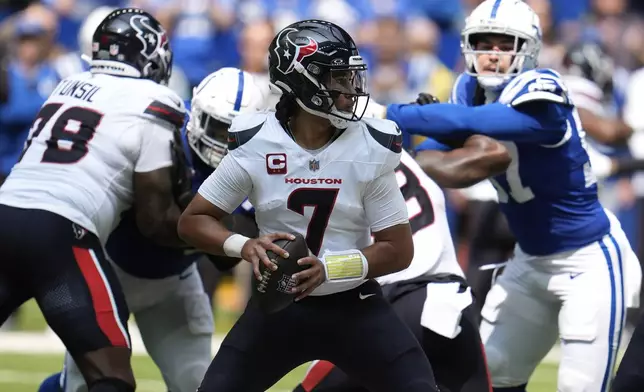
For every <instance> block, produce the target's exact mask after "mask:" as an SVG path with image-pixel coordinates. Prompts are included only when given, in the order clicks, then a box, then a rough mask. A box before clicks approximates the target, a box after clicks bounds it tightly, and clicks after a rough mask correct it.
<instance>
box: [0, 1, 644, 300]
mask: <svg viewBox="0 0 644 392" xmlns="http://www.w3.org/2000/svg"><path fill="white" fill-rule="evenodd" d="M527 2H528V3H529V4H530V5H531V7H532V8H533V9H534V10H535V11H536V12H537V13H538V14H539V16H540V18H541V24H542V29H543V42H544V47H543V48H542V50H541V58H540V65H541V66H544V67H552V68H555V69H560V68H561V66H562V61H563V58H564V55H565V53H566V51H567V49H568V48H570V46H571V45H574V44H576V43H579V42H594V43H597V44H601V45H603V46H604V48H605V53H606V54H607V55H608V56H610V59H611V60H612V61H608V62H606V64H607V65H606V67H609V68H608V72H609V75H612V83H609V85H610V90H611V91H610V92H609V94H608V95H607V96H608V97H609V102H603V103H602V104H603V107H602V110H604V111H605V114H606V115H608V116H612V117H615V118H622V119H623V120H624V121H625V122H626V123H627V124H628V125H630V127H632V129H633V130H634V132H633V134H632V136H631V135H626V137H621V138H617V139H615V138H613V139H612V140H611V143H610V144H607V143H604V144H602V141H601V140H596V141H595V142H597V144H598V147H599V148H600V150H601V151H602V152H603V153H605V154H607V155H609V156H626V155H633V156H635V157H638V158H644V140H641V139H644V136H642V135H644V110H639V108H640V107H642V108H644V39H643V37H644V2H641V1H637V0H631V1H629V0H566V1H559V0H527ZM478 3H479V1H478V0H460V2H459V1H446V0H133V1H120V0H45V1H25V0H22V1H20V0H15V1H9V2H2V3H1V4H3V5H0V183H1V182H2V179H3V178H4V177H5V176H6V175H8V173H9V171H10V170H11V168H12V166H13V165H14V164H15V162H16V161H17V159H18V156H19V154H20V152H21V150H22V147H23V143H24V141H25V139H26V137H27V134H28V132H29V127H30V126H31V124H32V122H33V119H34V117H35V115H36V113H37V112H38V110H39V108H40V106H41V105H42V104H43V102H44V101H45V99H46V98H47V97H48V95H49V93H50V92H51V91H52V90H53V89H54V87H55V86H56V84H57V83H58V81H59V80H61V79H62V78H64V77H66V76H68V75H70V74H72V73H75V72H79V71H81V70H83V69H84V68H85V67H86V64H85V63H84V61H83V60H82V54H83V53H86V54H90V53H91V35H92V33H93V29H94V27H95V26H96V25H97V24H98V23H99V21H100V20H101V19H102V18H103V17H104V16H105V15H106V14H107V13H108V12H109V11H110V10H111V9H112V7H122V6H134V7H139V8H144V9H146V10H148V11H150V12H151V13H152V14H154V15H155V16H156V17H157V18H158V19H159V21H161V22H162V24H164V26H165V27H166V29H167V30H168V31H170V34H171V39H172V48H173V51H174V56H175V57H174V65H175V68H174V71H173V79H172V81H171V87H172V88H173V89H175V90H176V91H177V93H179V94H180V95H181V96H182V97H183V98H185V99H190V95H191V91H192V88H193V87H194V86H196V85H197V84H198V83H199V81H201V80H202V79H203V78H204V77H205V76H206V75H208V74H209V73H211V72H213V71H214V70H216V69H218V68H220V67H225V66H234V67H239V68H242V69H244V70H246V71H248V72H250V73H252V74H254V75H256V76H258V77H260V78H264V79H266V80H267V79H268V75H267V54H266V50H267V47H268V44H269V42H270V40H271V39H272V38H273V36H274V32H275V31H276V30H278V29H281V28H282V27H284V26H286V25H288V24H290V23H292V22H294V21H296V20H300V19H305V18H320V19H325V20H329V21H333V22H335V23H337V24H339V25H341V26H342V27H344V28H345V29H346V30H347V31H348V32H349V33H350V34H351V35H352V36H354V37H356V38H357V41H358V43H359V46H360V49H361V52H362V54H363V55H364V56H365V58H366V59H367V60H368V64H369V91H370V93H371V97H372V99H375V100H376V101H377V102H379V103H382V104H387V103H393V102H408V101H413V100H414V99H415V97H416V95H417V94H418V93H419V92H421V91H427V92H431V93H433V94H434V95H436V96H438V97H439V98H440V99H441V100H442V101H446V100H447V99H448V97H449V94H450V90H451V87H452V84H453V82H454V79H455V75H457V74H458V72H460V71H461V70H462V68H463V64H462V58H461V54H460V36H459V34H460V29H461V27H462V23H463V19H464V16H465V15H467V14H468V13H469V12H470V11H471V10H472V9H473V8H474V7H475V6H476V5H477V4H478ZM603 60H605V59H603ZM124 93H126V92H124ZM640 176H641V177H640ZM447 196H448V200H449V202H450V219H451V223H452V224H451V228H452V230H453V232H454V234H455V235H454V238H455V240H456V241H457V242H458V243H457V246H458V249H459V256H460V257H459V259H460V261H461V263H462V265H463V267H464V268H465V269H466V270H467V271H468V278H469V279H470V282H471V283H472V285H473V286H474V287H475V288H476V287H480V286H485V284H486V283H485V282H487V281H488V279H489V276H488V275H486V274H483V275H481V274H480V273H479V272H480V271H479V268H478V267H479V266H481V265H484V264H490V263H495V262H502V261H504V260H505V259H506V258H507V256H508V255H509V253H510V252H511V251H512V249H513V245H514V242H513V241H514V240H513V238H512V236H511V234H510V233H509V231H508V230H507V227H506V225H505V222H504V219H503V217H502V216H501V215H500V214H499V212H498V209H497V208H496V201H495V198H496V195H495V192H494V190H493V189H491V188H490V187H487V186H485V184H483V185H481V186H475V187H473V188H469V189H466V190H463V191H451V190H450V191H447ZM602 198H603V203H604V205H605V206H606V207H608V208H609V209H611V210H612V211H613V212H615V213H616V214H617V216H618V217H619V219H620V221H621V223H622V226H623V228H624V229H625V231H626V233H627V235H628V237H629V239H630V241H631V243H632V245H633V248H634V249H635V250H636V251H637V253H638V256H639V259H640V260H644V174H642V175H635V176H626V177H616V178H609V179H608V180H607V181H605V182H604V184H603V188H602ZM468 266H470V268H468ZM480 303H482V301H481V302H480Z"/></svg>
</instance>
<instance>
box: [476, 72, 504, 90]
mask: <svg viewBox="0 0 644 392" xmlns="http://www.w3.org/2000/svg"><path fill="white" fill-rule="evenodd" d="M511 79H512V78H511V77H510V76H498V75H481V76H477V77H476V80H478V82H479V85H480V86H481V87H483V89H484V90H486V91H488V90H489V91H494V92H501V90H503V88H504V87H505V86H506V85H507V84H508V82H509V81H510V80H511Z"/></svg>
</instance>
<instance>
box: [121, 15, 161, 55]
mask: <svg viewBox="0 0 644 392" xmlns="http://www.w3.org/2000/svg"><path fill="white" fill-rule="evenodd" d="M130 25H131V26H132V28H133V29H134V30H135V31H136V37H137V38H138V39H139V40H140V41H141V43H142V44H143V49H142V50H141V54H142V55H143V56H145V58H147V59H151V58H152V57H153V56H154V55H155V53H157V52H159V49H165V46H166V44H167V42H168V37H167V36H166V33H165V31H164V30H163V29H161V31H157V30H155V29H154V28H152V26H150V19H149V18H148V17H147V16H145V15H135V16H133V17H132V18H131V19H130Z"/></svg>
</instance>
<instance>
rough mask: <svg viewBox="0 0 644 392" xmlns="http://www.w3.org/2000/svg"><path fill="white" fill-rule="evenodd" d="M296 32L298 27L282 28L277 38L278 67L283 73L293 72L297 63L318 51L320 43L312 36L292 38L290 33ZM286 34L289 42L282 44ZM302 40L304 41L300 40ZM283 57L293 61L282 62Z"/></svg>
mask: <svg viewBox="0 0 644 392" xmlns="http://www.w3.org/2000/svg"><path fill="white" fill-rule="evenodd" d="M294 32H297V29H294V28H287V29H284V30H282V31H281V32H280V35H279V36H278V37H277V40H276V42H277V46H276V47H275V49H273V50H274V51H275V54H276V55H277V59H278V60H277V61H278V65H277V69H278V70H279V71H280V72H282V73H283V74H288V73H291V72H293V69H294V68H295V64H298V63H300V62H301V61H302V60H303V59H304V58H305V57H308V56H311V55H313V54H314V53H316V52H317V51H318V43H317V41H315V40H314V39H312V38H308V37H306V38H302V37H298V38H297V39H295V40H292V39H291V37H290V35H291V33H294ZM284 36H286V40H285V42H287V43H288V45H286V46H282V45H280V43H281V42H282V39H283V38H284ZM300 40H301V41H302V42H298V41H300ZM282 57H283V58H285V59H290V60H291V61H290V62H288V63H287V62H282Z"/></svg>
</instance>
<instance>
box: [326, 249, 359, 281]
mask: <svg viewBox="0 0 644 392" xmlns="http://www.w3.org/2000/svg"><path fill="white" fill-rule="evenodd" d="M320 261H322V264H324V270H325V273H326V280H327V282H350V281H359V280H364V279H365V277H366V276H367V273H368V272H369V264H368V262H367V258H366V257H365V256H364V254H362V252H360V251H359V250H356V249H349V250H344V251H340V252H331V251H326V252H324V254H323V255H322V257H320Z"/></svg>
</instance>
